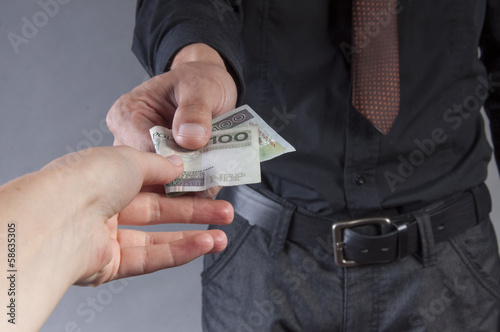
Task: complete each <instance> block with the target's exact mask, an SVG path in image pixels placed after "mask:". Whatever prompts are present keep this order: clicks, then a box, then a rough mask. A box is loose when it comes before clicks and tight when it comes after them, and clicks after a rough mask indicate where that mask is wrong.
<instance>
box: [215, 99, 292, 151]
mask: <svg viewBox="0 0 500 332" xmlns="http://www.w3.org/2000/svg"><path fill="white" fill-rule="evenodd" d="M240 126H242V127H243V126H254V127H257V128H258V132H259V156H260V161H267V160H270V159H273V158H275V157H277V156H280V155H282V154H284V153H287V152H293V151H295V149H294V147H293V146H292V145H291V144H290V143H288V142H287V141H286V140H285V139H284V138H283V137H281V136H280V135H279V134H278V133H277V132H276V131H275V130H274V129H273V128H271V127H270V126H269V125H268V124H267V123H266V122H265V121H264V120H263V119H262V118H261V117H260V116H259V115H258V114H257V113H256V112H255V111H254V110H253V109H252V108H250V106H248V105H243V106H240V107H238V108H236V109H234V110H232V111H229V112H227V113H224V114H222V115H221V116H219V117H217V118H215V119H213V120H212V132H216V131H219V130H223V129H229V128H235V127H240Z"/></svg>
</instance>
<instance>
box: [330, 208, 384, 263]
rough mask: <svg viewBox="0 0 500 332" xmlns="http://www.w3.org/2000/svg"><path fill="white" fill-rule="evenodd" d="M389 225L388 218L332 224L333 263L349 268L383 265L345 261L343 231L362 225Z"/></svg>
mask: <svg viewBox="0 0 500 332" xmlns="http://www.w3.org/2000/svg"><path fill="white" fill-rule="evenodd" d="M373 224H376V225H387V226H390V225H391V220H390V219H389V218H364V219H356V220H349V221H340V222H336V223H334V224H332V236H333V254H334V257H335V263H336V264H337V265H338V266H340V267H351V266H358V265H363V264H371V263H385V262H368V263H362V262H356V261H352V260H346V259H345V255H344V248H345V242H344V233H343V230H344V229H345V228H352V227H357V226H363V225H373Z"/></svg>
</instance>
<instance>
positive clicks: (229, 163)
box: [150, 105, 295, 196]
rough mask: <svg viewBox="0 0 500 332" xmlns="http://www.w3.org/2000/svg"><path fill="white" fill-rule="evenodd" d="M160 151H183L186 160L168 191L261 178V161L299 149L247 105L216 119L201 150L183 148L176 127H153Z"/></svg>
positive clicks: (230, 183) (176, 153)
mask: <svg viewBox="0 0 500 332" xmlns="http://www.w3.org/2000/svg"><path fill="white" fill-rule="evenodd" d="M150 134H151V138H152V139H153V143H154V146H155V150H156V153H158V154H160V155H162V156H164V157H168V156H171V155H179V156H181V157H182V159H183V162H184V172H183V173H182V174H181V176H180V177H178V178H177V179H175V180H174V181H172V182H170V183H168V184H166V185H165V192H166V193H167V194H168V195H170V196H173V193H180V192H193V191H203V190H206V189H209V188H211V187H214V186H235V185H242V184H250V183H257V182H260V162H261V161H266V160H270V159H272V158H275V157H277V156H279V155H282V154H283V153H287V152H292V151H295V149H294V148H293V147H292V146H291V145H290V144H289V143H288V142H287V141H286V140H284V139H283V138H282V137H281V136H280V135H278V133H276V132H275V131H274V130H273V129H272V128H271V127H270V126H268V125H267V123H265V122H264V120H262V119H261V118H260V117H259V116H258V115H257V114H256V113H255V112H254V111H253V110H252V109H251V108H250V107H248V106H247V105H245V106H242V107H239V108H237V109H235V110H232V111H230V112H228V113H225V114H223V115H221V116H219V117H217V118H215V119H214V120H213V121H212V137H211V138H210V140H209V141H208V144H207V145H206V146H205V147H204V148H202V149H199V150H187V149H183V148H181V147H180V146H179V145H177V143H176V142H175V140H174V138H173V135H172V131H171V130H170V129H168V128H165V127H161V126H156V127H153V128H151V129H150Z"/></svg>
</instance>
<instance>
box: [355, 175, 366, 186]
mask: <svg viewBox="0 0 500 332" xmlns="http://www.w3.org/2000/svg"><path fill="white" fill-rule="evenodd" d="M354 182H356V184H357V185H358V186H361V185H362V184H365V182H366V178H365V176H364V175H363V174H359V175H358V176H356V180H354Z"/></svg>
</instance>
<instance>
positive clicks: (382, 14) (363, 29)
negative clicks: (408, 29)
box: [352, 0, 400, 134]
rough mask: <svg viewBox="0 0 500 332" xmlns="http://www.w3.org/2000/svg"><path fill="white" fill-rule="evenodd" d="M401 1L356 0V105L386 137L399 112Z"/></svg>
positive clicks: (354, 90)
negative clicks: (399, 26)
mask: <svg viewBox="0 0 500 332" xmlns="http://www.w3.org/2000/svg"><path fill="white" fill-rule="evenodd" d="M396 5H397V0H370V1H364V0H353V15H352V17H353V28H354V29H353V30H354V63H353V66H354V68H353V74H354V77H353V80H354V81H353V105H354V107H356V109H357V110H358V111H359V112H361V114H363V115H364V116H365V117H366V118H367V119H368V120H369V121H370V122H371V123H373V125H374V126H375V127H376V128H377V129H378V130H380V132H382V133H383V134H387V133H388V132H389V130H390V129H391V127H392V124H393V123H394V120H395V119H396V116H397V115H398V111H399V100H400V97H399V45H398V17H397V14H396Z"/></svg>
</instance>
